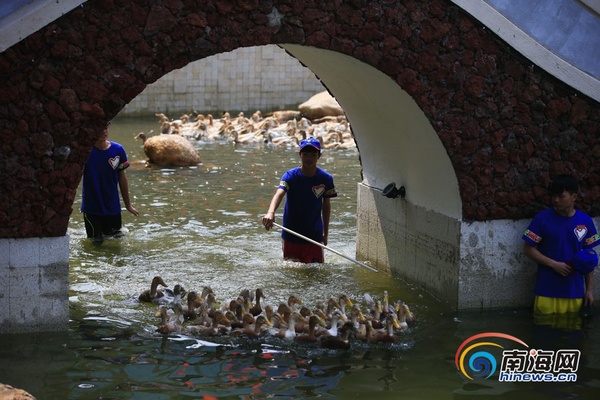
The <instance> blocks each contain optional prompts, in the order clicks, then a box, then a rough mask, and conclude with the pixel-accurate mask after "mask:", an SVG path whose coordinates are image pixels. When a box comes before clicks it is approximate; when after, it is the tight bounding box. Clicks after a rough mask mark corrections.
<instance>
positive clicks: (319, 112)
mask: <svg viewBox="0 0 600 400" xmlns="http://www.w3.org/2000/svg"><path fill="white" fill-rule="evenodd" d="M298 109H299V110H300V112H301V113H302V115H303V116H305V117H306V118H308V119H310V120H315V119H318V118H323V117H331V116H338V115H344V110H343V109H342V107H341V106H340V105H339V104H338V102H337V100H336V99H335V98H334V97H333V96H332V95H331V94H329V92H328V91H324V92H321V93H317V94H315V95H314V96H313V97H311V98H310V99H308V100H307V101H305V102H304V103H302V104H300V105H299V106H298Z"/></svg>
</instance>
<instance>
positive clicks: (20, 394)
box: [0, 383, 35, 400]
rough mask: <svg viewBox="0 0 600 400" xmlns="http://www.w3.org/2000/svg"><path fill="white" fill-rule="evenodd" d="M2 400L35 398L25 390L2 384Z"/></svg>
mask: <svg viewBox="0 0 600 400" xmlns="http://www.w3.org/2000/svg"><path fill="white" fill-rule="evenodd" d="M0 400H35V397H33V396H32V395H31V394H29V393H27V392H26V391H24V390H23V389H17V388H14V387H12V386H10V385H6V384H4V383H0Z"/></svg>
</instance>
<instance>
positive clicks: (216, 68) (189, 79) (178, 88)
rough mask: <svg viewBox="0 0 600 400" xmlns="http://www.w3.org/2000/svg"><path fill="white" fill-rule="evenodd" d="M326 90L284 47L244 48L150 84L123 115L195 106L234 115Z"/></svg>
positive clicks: (292, 103) (172, 112)
mask: <svg viewBox="0 0 600 400" xmlns="http://www.w3.org/2000/svg"><path fill="white" fill-rule="evenodd" d="M323 90H325V89H324V87H323V85H322V84H321V82H320V81H319V79H317V77H315V75H314V74H313V73H312V72H311V71H310V70H309V69H308V68H306V67H304V66H302V64H300V62H298V60H296V59H295V58H293V57H291V56H290V55H289V54H287V53H286V52H285V50H283V49H281V48H280V47H278V46H275V45H267V46H260V47H245V48H241V49H237V50H234V51H231V52H229V53H221V54H217V55H214V56H211V57H207V58H205V59H203V60H199V61H196V62H193V63H190V64H188V65H187V66H185V67H183V68H181V69H178V70H175V71H172V72H170V73H168V74H167V75H165V76H163V77H162V78H160V79H159V80H158V81H156V82H155V83H153V84H151V85H148V87H146V89H145V90H144V91H143V92H142V93H140V94H139V95H138V96H137V97H136V98H135V99H133V100H132V101H131V103H129V104H127V106H125V108H124V109H123V111H121V113H120V115H122V116H145V115H154V114H155V113H157V112H162V113H165V114H166V115H168V116H170V117H174V118H175V117H178V116H179V115H181V114H183V113H189V112H192V111H197V112H201V113H209V112H210V113H213V114H214V115H220V114H221V113H222V112H224V111H229V112H230V113H231V114H232V115H236V114H237V113H238V112H239V111H244V112H254V111H255V110H257V109H258V110H261V111H262V112H263V113H266V112H269V111H273V110H286V109H292V110H296V109H297V106H298V104H301V103H303V102H304V101H306V100H308V99H309V98H310V97H311V96H313V95H314V94H316V93H319V92H321V91H323Z"/></svg>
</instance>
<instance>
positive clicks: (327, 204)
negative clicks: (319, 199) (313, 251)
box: [322, 198, 331, 245]
mask: <svg viewBox="0 0 600 400" xmlns="http://www.w3.org/2000/svg"><path fill="white" fill-rule="evenodd" d="M322 214H323V244H324V245H327V240H328V238H329V219H330V217H331V199H330V198H325V199H323V211H322Z"/></svg>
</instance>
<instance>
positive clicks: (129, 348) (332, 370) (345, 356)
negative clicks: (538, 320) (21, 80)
mask: <svg viewBox="0 0 600 400" xmlns="http://www.w3.org/2000/svg"><path fill="white" fill-rule="evenodd" d="M157 128H158V127H157V124H156V121H155V120H154V119H149V120H139V119H136V120H130V119H122V120H116V121H114V122H113V124H112V125H111V133H110V138H111V139H113V140H116V141H118V142H120V143H122V144H123V145H124V146H125V148H126V149H127V151H128V154H129V157H130V161H131V162H132V166H131V168H129V169H128V170H127V175H128V178H129V184H130V192H131V195H132V199H133V204H134V206H135V207H136V208H137V209H138V211H140V213H141V215H140V216H139V217H137V218H136V217H133V216H132V215H131V214H128V213H127V212H125V213H124V214H123V218H124V226H125V228H126V234H125V236H124V237H122V238H120V239H113V240H107V241H105V242H104V243H103V244H102V246H100V247H98V246H95V245H93V244H92V243H90V242H89V241H88V240H87V239H86V238H85V229H84V226H83V222H82V218H81V214H80V212H79V206H80V197H78V199H77V201H76V203H75V204H74V206H73V207H74V212H73V214H72V217H71V223H70V227H69V232H68V233H69V235H70V236H71V250H70V282H71V286H70V307H71V312H70V317H71V320H70V329H69V332H67V333H44V334H42V335H36V334H29V335H7V336H3V337H2V340H1V341H0V382H3V383H7V384H11V385H13V386H16V387H20V388H23V389H26V390H28V391H29V392H31V393H32V394H34V395H35V396H36V397H37V398H38V399H184V398H186V399H187V398H213V397H216V398H265V397H277V398H289V399H292V398H293V399H296V398H324V399H346V398H348V399H349V398H362V397H367V398H373V397H375V396H376V397H377V398H378V399H398V398H403V399H447V398H488V397H489V398H492V397H493V398H511V399H513V398H516V399H532V398H538V399H543V398H554V397H567V396H568V397H570V398H596V397H595V396H596V393H597V390H598V387H600V379H599V378H600V373H599V369H600V350H599V349H598V343H600V338H599V333H598V331H599V330H598V328H597V326H596V325H597V321H593V320H592V321H591V322H588V323H586V324H585V326H584V328H583V329H581V330H576V331H566V330H556V329H555V330H552V329H546V328H543V327H539V326H535V325H534V324H533V323H532V319H531V314H530V312H529V310H517V311H515V310H506V311H497V312H489V313H461V314H457V313H455V312H453V311H451V310H450V309H449V308H448V307H447V306H446V305H445V304H443V303H442V302H439V301H437V300H436V299H434V298H432V297H431V296H430V295H428V294H427V293H426V292H424V291H423V290H421V289H420V288H419V287H417V286H415V285H411V284H408V283H406V282H403V281H402V280H399V279H396V278H393V277H390V276H387V275H385V274H382V273H373V272H371V271H369V270H367V269H365V268H362V267H360V266H358V265H356V264H354V263H352V262H350V261H348V260H346V259H344V258H343V257H340V256H338V255H335V254H333V253H331V252H326V254H325V256H326V263H325V264H323V265H303V264H298V263H293V262H285V261H283V260H282V259H281V243H280V240H279V235H278V233H275V232H274V231H273V232H266V231H265V230H264V228H262V226H261V225H260V219H261V217H262V215H263V213H264V212H265V211H266V210H267V208H268V204H269V202H270V199H271V196H272V195H273V192H274V189H275V185H276V184H277V183H278V182H279V178H280V177H281V175H282V174H283V172H284V171H285V170H287V169H289V168H291V167H293V166H295V165H297V164H298V162H299V159H298V156H297V153H296V151H295V150H293V149H286V148H277V147H276V148H271V147H265V146H259V145H253V146H239V145H238V146H237V147H236V146H234V145H232V144H231V143H225V142H195V145H196V146H197V148H198V150H199V152H200V154H201V156H202V158H203V164H202V165H199V166H198V167H194V168H156V167H146V166H145V164H144V160H145V156H144V154H143V151H142V147H141V142H139V141H135V140H134V139H133V136H134V134H135V133H137V132H139V131H145V132H149V131H150V130H152V129H154V130H157ZM320 165H321V166H322V167H323V168H325V169H326V170H328V171H330V172H331V173H332V174H333V175H334V177H335V182H336V187H337V190H338V192H339V197H338V198H336V199H333V200H332V206H333V212H332V223H331V232H330V242H329V246H330V247H331V248H333V249H336V250H337V251H340V252H342V253H343V254H346V255H348V256H350V257H354V250H355V236H356V184H357V182H359V181H360V180H361V177H360V164H359V160H358V152H357V151H355V150H332V151H327V152H325V153H324V155H323V157H322V158H321V160H320ZM281 211H282V210H281V209H280V210H279V213H278V217H279V219H278V221H281V219H280V215H281ZM155 275H161V276H162V277H163V278H164V280H165V281H166V282H167V284H169V285H170V286H171V287H172V286H173V285H174V284H176V283H180V284H182V285H183V286H184V287H185V288H187V289H188V290H189V289H196V290H201V288H202V287H203V286H205V285H209V286H211V287H212V288H213V290H214V291H215V293H216V294H217V297H218V299H219V300H225V299H229V298H233V297H235V296H237V294H238V293H239V292H240V291H241V290H242V289H245V288H248V289H255V288H258V287H261V288H263V290H264V292H265V295H266V303H269V304H274V305H277V304H279V302H283V301H286V299H287V297H288V296H289V295H291V294H298V295H300V296H301V297H302V299H303V300H304V303H305V304H307V305H309V306H314V305H316V304H317V302H320V301H326V300H327V299H329V297H331V296H335V297H338V296H339V295H340V294H341V293H346V294H348V295H349V296H350V297H351V298H352V299H353V300H354V301H356V302H359V303H361V299H362V296H363V293H365V292H369V293H371V294H373V296H375V297H379V298H380V297H381V294H382V293H383V290H388V291H389V293H390V298H391V299H392V300H396V299H402V300H404V301H405V302H406V303H407V304H409V305H410V306H411V309H412V310H413V311H414V312H415V314H416V315H417V316H418V318H419V320H418V323H417V324H416V325H415V326H413V327H411V328H410V329H409V330H407V331H404V332H402V333H401V334H400V341H399V343H397V344H395V345H392V346H390V345H382V344H378V345H366V344H364V343H361V342H353V344H352V348H351V349H350V350H348V351H331V350H327V351H326V350H322V349H319V348H318V347H315V346H310V345H297V344H294V343H291V344H290V343H286V342H283V341H281V340H279V339H276V338H273V337H267V338H263V339H260V340H241V339H234V338H229V337H223V338H216V339H214V338H206V337H194V336H190V335H187V336H186V335H171V336H163V335H160V334H158V333H156V332H155V329H156V328H157V326H158V323H159V318H157V317H156V311H157V307H156V306H154V305H148V304H140V303H139V302H138V301H137V295H138V294H139V293H140V292H141V291H143V290H145V289H147V288H148V287H149V285H150V281H151V279H152V277H153V276H155ZM35 300H36V301H43V299H35ZM482 332H504V333H507V334H509V335H512V336H515V337H517V338H519V339H521V340H523V341H525V342H526V343H528V344H529V345H530V346H532V347H533V346H536V345H537V346H538V347H537V348H545V349H558V348H577V349H581V351H582V357H581V363H580V366H579V370H578V380H577V382H576V383H560V384H559V383H507V382H499V381H498V379H497V378H490V379H483V378H477V379H475V380H473V381H471V380H469V379H467V378H466V377H465V376H464V375H462V374H461V373H460V372H459V371H457V369H456V367H455V364H454V356H455V353H456V351H457V349H458V347H459V345H460V344H461V343H462V342H463V341H464V340H465V339H467V338H469V337H470V336H472V335H475V334H479V333H482ZM502 344H504V345H505V346H507V345H510V343H506V342H503V343H502ZM508 348H510V347H508ZM592 396H594V397H592Z"/></svg>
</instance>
